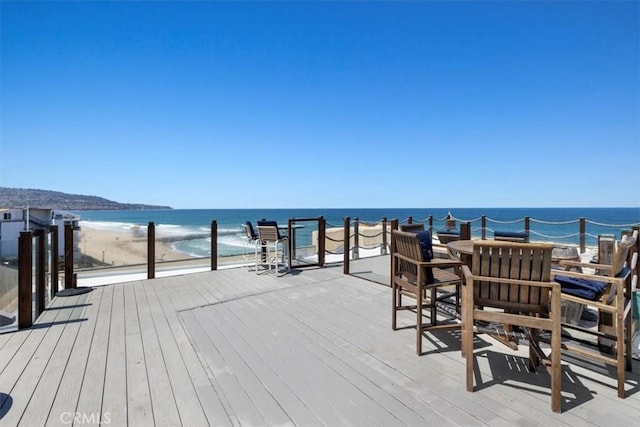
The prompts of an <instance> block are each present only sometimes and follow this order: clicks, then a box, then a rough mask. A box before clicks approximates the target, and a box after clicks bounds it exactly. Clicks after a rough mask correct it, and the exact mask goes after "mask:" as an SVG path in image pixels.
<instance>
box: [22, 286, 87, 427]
mask: <svg viewBox="0 0 640 427" xmlns="http://www.w3.org/2000/svg"><path fill="white" fill-rule="evenodd" d="M87 296H88V295H87V294H84V295H80V296H79V297H78V298H74V300H72V301H69V302H71V304H69V306H68V308H65V307H64V306H58V307H53V308H54V309H55V310H58V311H59V313H60V314H63V313H64V311H65V310H66V312H67V313H68V314H69V317H67V316H62V317H61V316H58V317H57V318H56V321H59V320H62V319H63V318H64V319H68V320H69V323H68V324H67V325H65V326H64V329H62V330H61V335H60V337H59V339H58V342H57V344H56V346H55V349H54V350H53V351H52V352H51V353H50V354H51V358H50V360H49V362H48V363H47V365H46V367H45V369H44V371H43V372H42V375H41V377H40V380H39V382H38V385H37V387H36V389H35V391H34V393H33V395H32V396H31V399H30V400H29V404H28V407H27V408H25V411H24V416H23V417H22V418H21V420H20V424H21V425H26V426H40V425H45V424H46V423H47V419H48V417H49V408H51V406H52V404H53V401H54V400H55V396H56V394H57V393H58V389H59V386H60V382H61V381H62V375H63V374H64V371H65V369H66V367H67V363H68V361H69V356H68V355H69V353H70V352H71V351H72V349H73V345H74V344H75V341H76V338H77V336H78V333H79V331H80V327H81V325H82V323H83V322H84V320H81V319H82V313H83V311H84V307H83V306H82V301H84V300H86V298H87ZM62 301H64V300H63V299H60V301H59V302H62ZM78 303H79V304H78ZM50 309H51V308H50ZM51 332H52V333H55V330H52V331H51ZM47 351H49V350H47ZM21 382H22V380H21ZM44 408H46V410H44Z"/></svg>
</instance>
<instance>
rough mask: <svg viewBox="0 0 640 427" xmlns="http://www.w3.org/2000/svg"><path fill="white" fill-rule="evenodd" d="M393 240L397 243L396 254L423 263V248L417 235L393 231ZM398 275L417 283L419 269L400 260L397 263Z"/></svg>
mask: <svg viewBox="0 0 640 427" xmlns="http://www.w3.org/2000/svg"><path fill="white" fill-rule="evenodd" d="M391 238H392V239H394V241H395V247H396V252H397V253H398V254H400V255H402V256H405V257H407V258H410V259H413V260H416V261H421V260H422V247H421V246H420V240H418V236H417V235H416V234H415V233H411V232H404V231H398V230H393V232H392V234H391ZM395 273H396V274H400V275H402V276H404V277H406V278H407V279H408V280H411V281H415V280H417V278H418V269H417V267H416V265H415V264H412V263H410V262H407V261H404V260H402V259H399V260H398V261H397V262H396V272H395Z"/></svg>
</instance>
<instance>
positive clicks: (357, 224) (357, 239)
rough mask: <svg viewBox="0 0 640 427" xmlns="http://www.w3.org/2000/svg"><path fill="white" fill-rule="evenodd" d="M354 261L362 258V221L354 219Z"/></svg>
mask: <svg viewBox="0 0 640 427" xmlns="http://www.w3.org/2000/svg"><path fill="white" fill-rule="evenodd" d="M352 258H353V259H359V258H360V221H359V220H358V218H354V219H353V256H352Z"/></svg>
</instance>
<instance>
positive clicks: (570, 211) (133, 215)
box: [75, 207, 640, 257]
mask: <svg viewBox="0 0 640 427" xmlns="http://www.w3.org/2000/svg"><path fill="white" fill-rule="evenodd" d="M75 213H76V214H78V215H79V216H80V217H81V219H82V221H81V223H80V226H81V227H82V226H83V224H84V225H86V226H87V227H90V228H99V229H105V230H114V231H115V230H117V231H122V230H129V229H131V227H133V226H139V227H140V228H141V229H144V228H146V227H147V225H148V224H149V222H153V223H154V224H155V226H156V234H157V235H158V236H162V235H165V236H185V235H194V234H198V235H201V234H203V233H208V232H209V231H210V230H211V222H212V221H213V220H216V222H217V226H218V253H219V255H232V254H239V253H241V252H242V246H243V237H244V232H243V230H242V226H241V224H243V223H244V222H245V221H251V222H252V223H254V225H255V223H256V221H258V220H259V219H261V218H266V219H270V220H275V221H278V223H279V224H283V225H285V224H286V223H287V220H288V219H289V218H316V217H319V216H323V217H324V218H325V219H326V221H327V226H328V227H342V226H343V225H344V218H346V217H349V218H351V221H353V220H354V219H355V218H358V219H359V220H360V221H362V222H367V223H376V222H379V221H381V220H382V218H385V217H386V218H387V219H388V220H392V219H398V220H399V221H400V222H401V223H403V222H406V220H407V218H408V217H409V216H411V217H412V218H413V219H414V221H420V222H423V221H426V220H427V218H428V217H429V216H433V220H434V228H436V229H438V228H441V227H442V226H443V225H444V219H445V217H446V216H447V214H449V213H450V214H451V215H452V216H453V217H454V218H456V219H457V220H459V221H469V222H471V229H472V235H473V236H474V237H476V236H480V234H481V221H480V218H481V217H482V216H483V215H484V216H486V218H487V236H488V237H491V236H492V234H493V233H492V232H493V231H495V230H504V231H521V230H523V229H524V217H529V218H530V221H531V223H530V229H531V240H534V241H553V242H560V243H566V244H578V243H579V223H578V221H579V219H580V218H585V219H586V220H587V225H586V244H587V246H596V245H597V236H598V235H601V234H612V235H615V236H619V235H620V231H621V230H625V229H629V228H630V227H631V226H632V225H634V224H635V225H637V224H640V207H634V208H460V209H426V208H414V209H412V208H386V209H385V208H376V209H371V208H366V209H365V208H363V209H357V208H349V209H167V210H136V211H77V212H75ZM306 224H307V225H306V226H305V228H303V229H300V230H298V232H297V239H298V244H299V245H301V246H303V245H305V244H310V242H311V233H312V231H313V230H315V223H313V222H310V223H306ZM210 245H211V243H210V239H208V238H198V239H190V240H184V241H176V242H175V243H174V248H175V249H176V250H178V251H181V252H183V253H185V254H189V255H190V256H203V257H205V256H209V255H210Z"/></svg>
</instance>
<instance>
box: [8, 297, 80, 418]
mask: <svg viewBox="0 0 640 427" xmlns="http://www.w3.org/2000/svg"><path fill="white" fill-rule="evenodd" d="M70 316H71V310H50V311H47V312H45V313H44V314H43V315H42V316H41V317H40V319H39V321H38V322H37V323H36V324H35V328H33V329H32V333H31V334H30V335H29V337H28V338H27V341H26V342H25V344H24V346H22V347H21V350H23V351H24V350H25V349H26V348H30V350H29V351H28V353H27V354H28V357H24V358H22V357H18V358H14V361H13V363H12V364H11V365H10V366H8V367H7V370H9V371H13V372H14V375H10V376H9V375H7V376H3V378H7V379H10V381H14V384H13V385H12V386H10V387H8V384H6V383H4V382H2V383H0V390H10V391H11V395H12V396H21V397H23V398H22V399H16V398H13V401H12V402H11V405H12V406H11V409H12V410H11V411H10V412H9V413H8V414H7V416H6V417H5V418H6V419H3V423H5V422H6V423H7V425H18V423H20V420H21V418H22V415H23V413H24V411H25V409H26V408H27V406H29V403H30V402H31V399H32V398H33V396H34V391H35V390H36V388H37V387H38V385H39V384H40V379H41V377H42V376H43V374H44V372H45V369H46V367H47V365H48V364H49V361H50V360H51V356H52V354H53V353H54V352H55V348H56V346H57V344H58V340H59V339H60V336H61V334H62V331H63V330H64V328H62V327H60V328H53V329H50V328H48V327H47V326H46V325H48V324H50V323H57V324H63V323H64V322H67V321H68V320H69V318H70ZM23 354H24V353H23ZM21 368H22V369H21ZM18 374H19V375H18ZM40 397H41V395H40V394H38V395H36V399H38V398H40ZM39 403H42V402H39ZM8 404H9V401H8V399H7V400H5V402H4V405H8ZM45 407H47V406H45ZM3 411H4V409H3V408H0V413H1V412H3ZM27 418H30V417H27Z"/></svg>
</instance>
